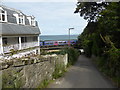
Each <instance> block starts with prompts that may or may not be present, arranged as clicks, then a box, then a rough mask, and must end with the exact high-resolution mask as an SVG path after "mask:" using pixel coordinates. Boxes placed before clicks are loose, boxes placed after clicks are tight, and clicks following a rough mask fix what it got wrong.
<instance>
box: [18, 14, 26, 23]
mask: <svg viewBox="0 0 120 90" xmlns="http://www.w3.org/2000/svg"><path fill="white" fill-rule="evenodd" d="M18 23H19V24H23V25H25V17H24V15H23V14H21V13H20V15H19V16H18Z"/></svg>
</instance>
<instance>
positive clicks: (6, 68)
mask: <svg viewBox="0 0 120 90" xmlns="http://www.w3.org/2000/svg"><path fill="white" fill-rule="evenodd" d="M67 62H68V55H67V54H66V55H46V56H35V57H27V58H21V59H18V60H10V61H6V62H4V63H1V65H0V79H1V81H0V84H1V88H37V87H38V86H39V85H40V83H41V82H42V81H43V80H45V79H47V80H52V79H53V78H52V74H53V72H54V70H55V65H57V64H63V65H64V66H66V65H67Z"/></svg>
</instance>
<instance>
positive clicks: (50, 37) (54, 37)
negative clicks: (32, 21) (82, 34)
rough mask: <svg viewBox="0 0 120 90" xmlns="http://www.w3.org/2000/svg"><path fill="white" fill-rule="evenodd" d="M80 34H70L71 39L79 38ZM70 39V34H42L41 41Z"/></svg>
mask: <svg viewBox="0 0 120 90" xmlns="http://www.w3.org/2000/svg"><path fill="white" fill-rule="evenodd" d="M77 39H78V35H70V40H77ZM60 40H69V35H41V36H40V41H60Z"/></svg>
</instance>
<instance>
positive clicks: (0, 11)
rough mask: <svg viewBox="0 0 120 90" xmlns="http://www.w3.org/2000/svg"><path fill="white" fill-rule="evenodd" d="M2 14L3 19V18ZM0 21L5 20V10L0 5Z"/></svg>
mask: <svg viewBox="0 0 120 90" xmlns="http://www.w3.org/2000/svg"><path fill="white" fill-rule="evenodd" d="M3 16H4V20H3ZM0 22H7V11H5V10H3V8H2V7H0Z"/></svg>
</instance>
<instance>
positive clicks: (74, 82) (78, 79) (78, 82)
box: [48, 55, 114, 88]
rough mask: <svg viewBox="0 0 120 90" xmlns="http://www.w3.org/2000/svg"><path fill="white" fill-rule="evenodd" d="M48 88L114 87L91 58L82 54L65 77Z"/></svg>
mask: <svg viewBox="0 0 120 90" xmlns="http://www.w3.org/2000/svg"><path fill="white" fill-rule="evenodd" d="M48 88H114V86H113V85H112V83H111V82H110V81H109V80H107V79H106V78H105V77H103V75H102V74H101V73H100V72H99V71H98V70H97V69H96V67H95V66H94V65H93V64H92V62H91V61H90V59H88V58H86V57H85V56H84V55H81V56H80V57H79V59H78V61H77V63H76V64H75V65H74V66H72V67H70V68H69V70H68V72H67V73H66V74H65V76H64V77H62V78H59V79H57V80H56V81H55V82H53V83H51V84H50V85H49V86H48Z"/></svg>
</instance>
